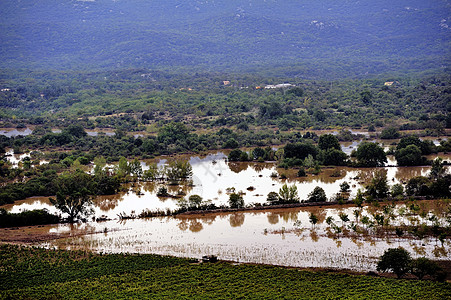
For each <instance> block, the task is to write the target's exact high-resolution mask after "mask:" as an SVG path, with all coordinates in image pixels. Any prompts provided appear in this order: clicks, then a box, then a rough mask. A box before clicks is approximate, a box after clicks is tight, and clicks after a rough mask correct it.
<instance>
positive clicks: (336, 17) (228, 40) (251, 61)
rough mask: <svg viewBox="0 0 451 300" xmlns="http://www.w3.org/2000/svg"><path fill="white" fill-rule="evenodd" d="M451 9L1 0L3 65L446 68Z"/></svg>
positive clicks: (260, 0) (437, 1)
mask: <svg viewBox="0 0 451 300" xmlns="http://www.w3.org/2000/svg"><path fill="white" fill-rule="evenodd" d="M450 12H451V3H450V1H449V0H428V1H424V0H397V1H388V0H360V1H357V0H340V1H337V0H314V1H311V0H310V1H294V0H204V1H200V0H84V1H79V0H41V1H36V0H2V1H1V3H0V16H1V18H0V44H1V47H0V58H1V60H0V67H1V68H10V69H14V68H31V69H114V68H134V67H146V68H159V69H168V68H171V69H174V68H176V69H177V68H178V69H189V70H209V71H211V70H220V71H221V70H229V71H230V70H241V71H245V70H259V69H261V70H263V69H265V68H270V67H276V66H278V67H279V69H280V68H282V69H283V68H285V70H286V71H287V72H291V73H293V74H296V75H299V74H301V76H302V73H303V72H317V73H318V74H319V73H321V72H323V73H324V74H330V73H331V72H335V73H337V74H340V73H341V74H342V75H346V73H349V74H352V75H361V74H366V73H372V74H373V73H381V72H399V71H404V70H410V71H423V70H435V69H444V68H447V67H448V66H449V58H450V55H449V54H450V50H449V49H450V35H451V19H450V18H451V13H450Z"/></svg>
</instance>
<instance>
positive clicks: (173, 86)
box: [0, 70, 451, 138]
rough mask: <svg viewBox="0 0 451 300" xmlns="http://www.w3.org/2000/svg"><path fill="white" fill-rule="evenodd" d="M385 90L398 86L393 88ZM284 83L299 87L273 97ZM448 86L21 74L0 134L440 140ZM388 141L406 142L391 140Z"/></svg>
mask: <svg viewBox="0 0 451 300" xmlns="http://www.w3.org/2000/svg"><path fill="white" fill-rule="evenodd" d="M143 74H144V75H145V76H141V75H143ZM230 77H233V78H230ZM224 80H226V81H229V82H230V84H228V85H224V84H223V82H224ZM385 81H391V82H394V83H395V84H393V85H392V86H386V85H384V82H385ZM282 82H289V83H291V84H292V86H291V87H288V88H279V89H265V88H264V87H265V86H266V85H269V84H277V83H282ZM449 82H450V81H449V76H448V75H435V76H427V77H426V76H425V77H417V78H408V77H405V78H391V79H390V80H387V78H375V79H365V80H340V81H335V82H329V81H318V80H316V81H312V80H306V79H303V78H293V77H291V78H288V77H287V78H275V77H274V78H271V77H266V78H263V77H260V76H257V75H252V74H247V75H237V74H234V75H229V74H205V73H204V74H202V73H199V74H195V75H191V76H186V75H175V74H164V73H162V72H155V71H154V72H149V71H147V72H146V71H145V70H124V71H114V72H104V73H100V72H99V73H86V74H85V73H70V72H68V73H60V74H59V73H56V72H55V73H42V72H29V73H21V72H15V73H11V74H8V76H4V77H3V78H2V85H3V86H6V87H7V90H5V91H2V92H1V93H0V107H1V108H2V114H1V117H2V118H1V120H2V121H1V122H2V124H1V125H0V126H1V127H11V126H12V127H16V126H23V125H24V124H30V125H39V126H42V125H44V126H47V127H67V126H68V125H70V124H80V125H81V126H83V127H84V128H88V129H93V128H113V129H120V130H122V131H125V132H130V131H144V130H152V128H153V129H155V127H156V128H161V127H163V126H164V125H165V124H166V123H168V122H170V121H182V122H184V123H187V124H190V125H192V126H193V127H194V128H196V129H211V128H219V127H232V128H233V129H234V130H235V129H236V130H237V131H240V132H246V131H255V130H254V129H257V128H258V127H260V126H265V127H268V126H271V127H274V128H277V129H280V130H282V131H284V130H292V129H298V130H305V129H307V128H313V129H327V128H331V127H351V128H362V129H363V128H365V129H369V130H370V131H372V130H375V129H381V128H383V127H387V126H396V128H397V129H401V130H412V129H416V130H418V129H421V130H425V131H426V133H428V134H434V135H436V134H440V133H443V130H444V128H450V126H451V119H450V115H449V111H450V110H451V106H450V105H449V101H448V100H449V95H450V91H451V90H450V87H449ZM257 86H258V87H261V88H256V87H257ZM188 117H189V119H188ZM381 137H382V138H397V137H396V135H393V133H392V132H390V131H387V132H384V133H383V134H382V135H381Z"/></svg>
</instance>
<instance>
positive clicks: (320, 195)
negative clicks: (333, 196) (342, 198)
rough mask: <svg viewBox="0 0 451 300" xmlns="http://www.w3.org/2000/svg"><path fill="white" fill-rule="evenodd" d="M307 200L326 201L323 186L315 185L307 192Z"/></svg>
mask: <svg viewBox="0 0 451 300" xmlns="http://www.w3.org/2000/svg"><path fill="white" fill-rule="evenodd" d="M307 197H308V198H307V201H308V202H326V201H327V197H326V192H325V191H324V189H323V188H321V187H319V186H316V187H315V188H314V189H313V191H312V192H311V193H310V194H308V196H307Z"/></svg>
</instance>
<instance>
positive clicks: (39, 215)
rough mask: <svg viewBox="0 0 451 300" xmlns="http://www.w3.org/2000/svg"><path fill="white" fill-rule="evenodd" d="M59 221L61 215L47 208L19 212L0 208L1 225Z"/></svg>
mask: <svg viewBox="0 0 451 300" xmlns="http://www.w3.org/2000/svg"><path fill="white" fill-rule="evenodd" d="M59 221H60V218H59V216H57V215H53V214H50V213H49V212H48V211H47V210H45V209H37V210H31V211H23V212H21V213H18V214H14V213H9V212H7V211H6V210H4V209H2V208H1V209H0V227H19V226H32V225H44V224H55V223H58V222H59Z"/></svg>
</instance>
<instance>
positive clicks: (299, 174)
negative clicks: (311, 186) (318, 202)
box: [297, 168, 307, 177]
mask: <svg viewBox="0 0 451 300" xmlns="http://www.w3.org/2000/svg"><path fill="white" fill-rule="evenodd" d="M297 176H298V177H305V176H307V174H306V173H305V169H304V168H299V171H298V173H297Z"/></svg>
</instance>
